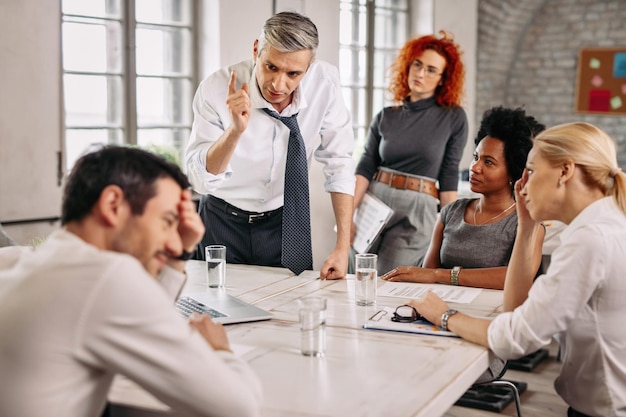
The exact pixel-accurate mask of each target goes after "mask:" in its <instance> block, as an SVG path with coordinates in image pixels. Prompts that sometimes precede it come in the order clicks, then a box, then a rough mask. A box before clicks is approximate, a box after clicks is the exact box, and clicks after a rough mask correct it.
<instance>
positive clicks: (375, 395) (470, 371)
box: [110, 261, 502, 417]
mask: <svg viewBox="0 0 626 417" xmlns="http://www.w3.org/2000/svg"><path fill="white" fill-rule="evenodd" d="M204 268H205V266H204V263H203V262H199V261H191V262H190V263H189V265H188V268H187V271H188V275H189V276H190V279H189V281H188V283H187V285H186V287H185V290H184V291H185V292H187V291H198V290H200V291H201V290H203V289H204V288H206V283H205V279H206V278H205V272H204ZM317 276H319V274H318V273H315V272H310V271H305V272H304V273H302V274H301V275H300V276H297V277H295V276H293V274H292V273H291V272H290V271H289V270H287V269H283V268H268V267H258V266H245V265H231V264H229V265H227V279H226V289H227V291H228V292H229V293H230V294H233V295H236V296H238V297H239V298H241V299H243V300H245V301H248V302H250V303H253V304H256V305H258V306H259V307H261V308H264V309H266V310H269V311H271V312H272V313H273V314H274V318H273V319H272V320H270V321H264V322H256V323H245V324H237V325H228V326H227V329H228V335H229V339H230V341H231V343H232V344H233V345H234V346H239V347H240V348H244V349H242V352H243V357H244V358H245V359H246V360H247V361H248V362H249V364H250V365H251V367H252V368H253V369H254V371H255V372H256V373H257V374H258V375H259V377H260V379H261V381H262V382H263V384H264V405H263V409H262V412H263V415H264V416H266V417H278V416H281V417H282V416H285V417H286V416H289V417H305V416H306V417H318V416H319V417H322V416H324V417H329V416H346V415H351V416H364V417H365V416H394V417H396V416H397V417H404V416H406V417H408V416H416V417H417V416H428V417H433V416H434V417H436V416H440V415H443V414H444V413H445V412H446V411H447V410H448V409H449V408H450V407H451V406H452V405H453V404H454V402H455V401H456V400H457V399H458V398H459V397H460V396H461V395H462V394H463V393H464V392H465V391H466V390H467V388H468V387H469V386H470V385H471V384H472V383H473V382H474V381H475V380H476V379H477V378H478V377H479V376H480V375H481V373H482V372H483V371H484V370H485V369H487V367H488V365H489V360H490V359H489V356H490V355H489V352H488V350H487V349H485V348H483V347H480V346H478V345H475V344H472V343H469V342H466V341H463V340H461V339H457V338H448V337H436V336H425V335H417V334H404V333H397V332H385V331H376V330H364V329H363V328H362V326H363V323H364V322H365V320H366V319H367V318H368V317H370V316H371V315H372V314H373V313H374V312H375V311H377V310H378V309H379V308H380V307H382V306H392V307H395V306H397V305H400V304H402V303H403V302H404V300H402V299H400V298H395V297H378V299H377V306H376V307H360V306H357V305H356V304H355V297H354V281H353V280H352V279H344V280H336V281H324V280H319V279H316V277H317ZM383 283H384V282H383V281H380V282H379V285H382V284H383ZM312 294H315V295H322V296H325V297H327V298H328V314H327V330H326V337H327V346H326V355H325V357H323V358H314V357H305V356H303V355H301V354H300V330H299V324H298V303H297V299H298V298H300V297H303V296H305V295H312ZM501 304H502V292H501V291H495V290H482V291H481V293H480V294H479V296H478V297H477V298H476V299H475V300H474V301H473V302H472V303H471V304H458V305H454V304H451V305H454V306H455V307H456V308H458V309H460V310H462V311H464V312H466V313H469V314H473V315H477V316H493V315H495V314H496V313H497V312H498V311H499V309H500V308H501ZM110 400H111V401H112V402H113V403H117V404H128V405H133V406H140V407H145V408H149V409H153V410H167V407H166V406H164V405H162V404H161V403H159V402H158V401H157V400H156V399H154V398H151V397H150V396H149V395H148V394H147V393H145V392H143V391H142V390H141V389H140V388H138V387H136V386H134V385H133V384H132V383H131V382H130V381H127V380H117V381H116V383H115V384H114V386H113V387H112V390H111V393H110ZM125 415H131V414H125ZM142 415H145V414H142ZM173 415H175V414H173Z"/></svg>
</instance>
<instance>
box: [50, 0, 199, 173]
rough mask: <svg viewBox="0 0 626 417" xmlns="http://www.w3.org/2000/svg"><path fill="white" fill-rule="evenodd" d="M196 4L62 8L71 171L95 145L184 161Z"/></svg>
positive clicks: (99, 0) (141, 2) (167, 0)
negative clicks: (131, 147) (138, 148)
mask: <svg viewBox="0 0 626 417" xmlns="http://www.w3.org/2000/svg"><path fill="white" fill-rule="evenodd" d="M193 4H194V0H63V2H62V11H63V71H64V77H63V83H64V97H65V125H66V135H65V151H66V167H67V168H68V169H69V168H71V166H72V165H73V164H74V162H75V160H76V158H77V157H78V156H80V154H81V153H82V152H83V151H84V150H85V149H87V148H88V147H89V146H90V145H92V144H95V143H106V144H130V145H139V146H141V147H146V148H152V149H153V150H156V151H159V152H161V153H164V154H167V155H169V156H171V157H172V158H173V159H175V160H180V157H181V153H182V147H183V144H184V141H185V139H186V138H187V137H188V136H189V133H190V128H191V122H192V113H191V101H192V96H193V86H194V85H195V83H194V73H193V69H194V65H193V56H194V53H193V48H194V45H193V39H194V33H193V29H194V26H193V19H192V16H194V13H193V10H192V8H193Z"/></svg>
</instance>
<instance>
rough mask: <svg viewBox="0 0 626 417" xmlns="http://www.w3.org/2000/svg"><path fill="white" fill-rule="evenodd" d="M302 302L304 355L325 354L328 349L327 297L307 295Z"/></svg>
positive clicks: (300, 300)
mask: <svg viewBox="0 0 626 417" xmlns="http://www.w3.org/2000/svg"><path fill="white" fill-rule="evenodd" d="M298 303H299V304H300V309H299V315H300V334H301V350H302V354H303V355H304V356H317V357H321V356H324V352H325V350H326V298H324V297H313V296H312V297H305V298H301V299H299V300H298Z"/></svg>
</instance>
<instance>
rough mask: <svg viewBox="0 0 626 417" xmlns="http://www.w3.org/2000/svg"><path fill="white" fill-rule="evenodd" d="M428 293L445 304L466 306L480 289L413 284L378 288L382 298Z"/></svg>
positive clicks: (386, 283) (391, 284)
mask: <svg viewBox="0 0 626 417" xmlns="http://www.w3.org/2000/svg"><path fill="white" fill-rule="evenodd" d="M428 291H432V292H434V293H435V294H437V295H438V296H439V297H440V298H441V299H442V300H443V301H445V302H453V303H460V304H468V303H471V302H472V301H474V299H475V298H476V297H477V296H478V294H480V291H481V289H480V288H471V287H458V286H455V285H444V284H418V283H415V282H385V283H384V284H383V285H381V286H380V287H378V295H379V296H383V297H400V298H415V299H418V298H422V297H423V296H424V295H426V293H427V292H428Z"/></svg>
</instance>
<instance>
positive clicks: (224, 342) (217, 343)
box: [189, 313, 232, 352]
mask: <svg viewBox="0 0 626 417" xmlns="http://www.w3.org/2000/svg"><path fill="white" fill-rule="evenodd" d="M189 325H190V326H191V327H192V328H194V329H195V330H197V331H198V333H200V335H201V336H202V337H203V338H204V340H206V341H207V343H208V344H209V345H211V347H212V348H213V349H215V350H227V351H231V352H232V350H231V349H230V343H229V342H228V336H227V335H226V330H225V329H224V326H223V325H222V324H220V323H215V322H214V321H213V320H211V317H209V316H207V315H206V314H198V313H192V314H191V315H190V316H189Z"/></svg>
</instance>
